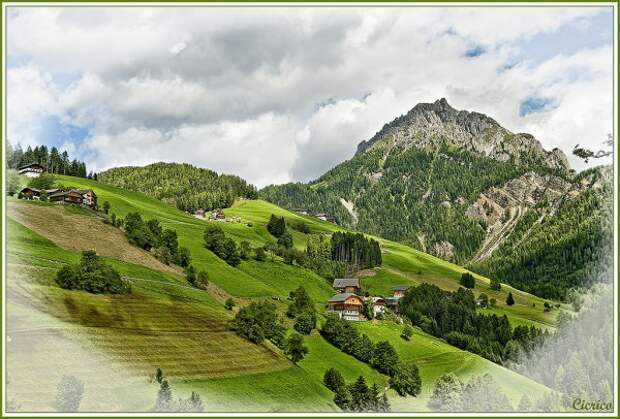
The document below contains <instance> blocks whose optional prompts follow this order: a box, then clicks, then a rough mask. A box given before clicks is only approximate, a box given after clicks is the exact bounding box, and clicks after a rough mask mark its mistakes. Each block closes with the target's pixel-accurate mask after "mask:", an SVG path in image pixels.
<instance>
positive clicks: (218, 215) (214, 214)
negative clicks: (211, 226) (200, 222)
mask: <svg viewBox="0 0 620 419" xmlns="http://www.w3.org/2000/svg"><path fill="white" fill-rule="evenodd" d="M206 216H207V212H206V211H205V210H203V209H202V208H198V209H197V210H196V211H195V212H194V217H196V218H205V217H206ZM209 221H224V222H229V223H240V222H241V217H239V216H238V215H233V216H232V217H227V216H226V214H224V211H222V209H221V208H216V209H214V210H213V211H211V214H209Z"/></svg>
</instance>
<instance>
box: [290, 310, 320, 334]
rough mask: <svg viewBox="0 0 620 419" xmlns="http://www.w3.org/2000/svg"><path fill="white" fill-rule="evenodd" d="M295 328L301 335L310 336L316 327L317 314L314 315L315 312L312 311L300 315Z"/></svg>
mask: <svg viewBox="0 0 620 419" xmlns="http://www.w3.org/2000/svg"><path fill="white" fill-rule="evenodd" d="M293 327H294V329H295V330H297V331H298V332H299V333H302V334H304V335H309V334H310V332H312V329H314V328H315V327H316V314H314V311H310V310H306V311H303V312H301V313H299V314H298V315H297V318H296V319H295V325H294V326H293Z"/></svg>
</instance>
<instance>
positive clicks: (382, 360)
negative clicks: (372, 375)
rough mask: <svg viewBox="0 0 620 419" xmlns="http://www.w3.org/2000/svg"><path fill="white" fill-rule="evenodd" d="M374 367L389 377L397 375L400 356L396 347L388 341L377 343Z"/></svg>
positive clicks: (373, 360) (373, 359) (373, 358)
mask: <svg viewBox="0 0 620 419" xmlns="http://www.w3.org/2000/svg"><path fill="white" fill-rule="evenodd" d="M371 362H372V366H373V367H375V368H376V369H377V370H378V371H379V372H382V373H384V374H387V375H389V376H390V377H391V376H393V375H394V373H396V368H397V366H398V363H399V359H398V354H397V353H396V350H395V349H394V347H393V346H392V345H391V344H390V342H388V341H383V342H379V343H377V345H376V346H375V351H374V354H373V357H372V361H371Z"/></svg>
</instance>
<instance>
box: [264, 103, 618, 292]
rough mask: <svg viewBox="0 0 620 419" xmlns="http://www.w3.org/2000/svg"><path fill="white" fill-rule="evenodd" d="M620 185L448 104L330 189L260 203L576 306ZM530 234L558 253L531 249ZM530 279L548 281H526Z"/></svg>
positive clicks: (389, 135) (413, 123)
mask: <svg viewBox="0 0 620 419" xmlns="http://www.w3.org/2000/svg"><path fill="white" fill-rule="evenodd" d="M609 183H610V176H609V174H608V169H606V168H596V169H591V170H589V171H587V172H584V173H580V174H575V172H574V171H573V170H571V168H570V165H569V163H568V159H567V158H566V155H565V154H564V153H563V152H562V151H561V150H559V149H553V150H551V151H548V150H545V149H544V148H543V147H542V144H541V143H540V142H539V141H538V140H536V139H535V138H534V137H533V136H532V135H530V134H523V133H518V134H514V133H512V132H510V131H509V130H507V129H505V128H503V127H502V126H501V125H500V124H499V123H498V122H497V121H495V120H494V119H493V118H491V117H488V116H486V115H484V114H481V113H477V112H469V111H459V110H456V109H454V108H453V107H451V106H450V105H449V104H448V102H447V101H446V100H445V99H439V100H437V101H435V102H434V103H421V104H418V105H416V106H415V107H414V108H413V109H411V110H410V111H409V112H408V113H407V114H405V115H402V116H400V117H398V118H396V119H394V120H393V121H392V122H390V123H388V124H386V125H384V127H383V128H382V129H381V130H380V131H379V132H377V134H375V135H374V136H373V137H372V138H370V139H369V140H367V141H362V142H361V143H360V144H359V145H358V148H357V152H356V153H355V155H354V156H353V157H352V158H351V159H350V160H347V161H345V162H343V163H341V164H339V165H337V166H336V167H334V168H333V169H331V170H329V171H328V172H326V173H325V174H324V175H322V176H320V177H319V178H318V179H316V180H314V181H311V182H309V183H289V184H285V185H275V186H274V185H271V186H268V187H266V188H263V189H262V190H261V191H259V196H261V197H262V198H263V199H266V200H268V201H271V202H273V203H275V204H277V205H280V206H283V207H285V208H289V209H300V208H301V209H305V210H308V211H310V212H311V213H318V212H322V213H328V214H329V215H331V216H333V217H335V219H336V221H337V223H338V224H341V225H343V226H347V227H350V228H355V229H358V230H360V231H364V232H368V233H372V234H377V235H380V236H382V237H386V238H390V239H392V240H398V241H401V242H404V243H406V244H409V245H411V246H413V247H416V248H418V249H420V250H422V251H425V252H429V253H431V254H434V255H435V256H438V257H441V258H443V259H446V260H449V261H453V262H456V263H458V264H463V265H468V266H471V267H472V268H474V269H479V270H480V272H481V273H484V274H486V275H489V276H490V277H498V279H500V280H504V279H506V280H507V282H510V281H512V283H514V284H518V286H519V287H521V288H523V289H524V290H527V291H530V292H537V293H538V294H539V295H542V296H545V297H553V298H564V297H565V296H566V291H567V289H568V288H571V287H575V286H582V285H586V284H587V283H589V281H591V277H592V273H593V269H594V268H593V267H592V264H593V263H596V262H597V261H600V257H599V255H598V254H597V249H596V246H595V245H594V243H603V242H607V241H608V231H607V230H605V229H606V228H607V227H606V222H607V221H606V217H607V216H608V214H607V213H606V205H607V204H606V202H608V201H607V200H608V195H609ZM559 214H561V217H562V219H559V218H558V217H560V215H559ZM569 220H570V221H569ZM575 220H579V223H580V226H573V225H571V224H570V223H574V222H575ZM577 230H579V231H578V234H573V233H576V232H577ZM558 232H561V234H560V233H558ZM530 233H531V234H532V237H536V238H537V239H538V240H542V241H544V242H545V243H546V246H547V248H544V249H543V248H541V247H539V246H534V245H533V244H532V243H530V242H528V239H527V238H528V237H529V236H530ZM534 233H535V234H534ZM517 237H518V238H519V240H516V238H517ZM567 237H572V238H573V240H565V239H566V238H567ZM577 238H579V239H577ZM524 243H525V244H527V246H526V247H523V246H522V244H524ZM530 249H536V251H537V252H538V253H537V254H533V253H531V252H530ZM543 253H544V255H546V256H545V258H544V259H542V255H543ZM496 255H497V257H495V256H496ZM499 257H501V264H500V263H497V264H496V263H494V261H495V260H496V259H497V258H499ZM577 261H578V263H579V264H580V266H579V267H577V266H576V263H577ZM531 263H540V264H544V265H545V266H544V269H542V268H541V269H540V270H539V271H535V270H531V269H530V267H529V265H528V264H531ZM500 265H501V269H499V268H498V269H496V267H499V266H500ZM528 269H529V270H528ZM567 269H573V270H574V271H575V272H577V273H576V274H572V273H571V274H569V272H568V271H567ZM520 270H523V271H524V272H526V271H527V272H528V275H529V274H533V273H534V272H539V273H540V274H539V275H538V276H536V277H531V278H526V279H521V278H518V273H519V271H520Z"/></svg>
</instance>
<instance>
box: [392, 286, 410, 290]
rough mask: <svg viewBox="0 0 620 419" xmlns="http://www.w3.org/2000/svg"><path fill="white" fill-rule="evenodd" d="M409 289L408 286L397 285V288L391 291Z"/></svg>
mask: <svg viewBox="0 0 620 419" xmlns="http://www.w3.org/2000/svg"><path fill="white" fill-rule="evenodd" d="M409 288H411V286H410V285H399V286H397V287H393V288H392V290H393V291H407V290H408V289H409Z"/></svg>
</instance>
